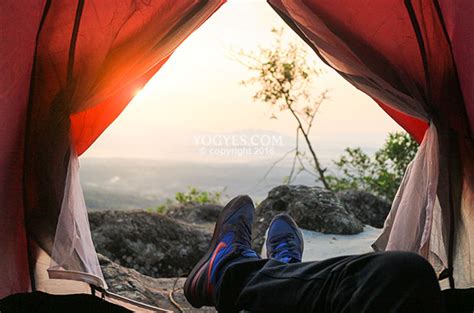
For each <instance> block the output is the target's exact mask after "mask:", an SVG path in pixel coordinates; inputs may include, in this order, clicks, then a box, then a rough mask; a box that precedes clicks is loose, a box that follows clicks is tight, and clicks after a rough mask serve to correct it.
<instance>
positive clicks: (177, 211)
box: [166, 204, 223, 224]
mask: <svg viewBox="0 0 474 313" xmlns="http://www.w3.org/2000/svg"><path fill="white" fill-rule="evenodd" d="M222 208H223V206H222V205H218V204H186V205H178V206H173V207H171V208H170V209H169V210H168V211H167V212H166V216H168V217H171V218H176V219H180V220H183V221H185V222H188V223H193V224H214V223H215V222H216V221H217V218H218V217H219V214H220V213H221V211H222Z"/></svg>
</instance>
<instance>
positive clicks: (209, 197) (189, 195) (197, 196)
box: [147, 187, 225, 214]
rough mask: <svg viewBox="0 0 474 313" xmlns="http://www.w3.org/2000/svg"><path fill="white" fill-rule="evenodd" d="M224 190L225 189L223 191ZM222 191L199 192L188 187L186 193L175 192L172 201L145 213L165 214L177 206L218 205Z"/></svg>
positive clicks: (167, 201) (194, 188)
mask: <svg viewBox="0 0 474 313" xmlns="http://www.w3.org/2000/svg"><path fill="white" fill-rule="evenodd" d="M224 190H225V189H224ZM223 192H224V191H214V192H213V191H201V190H199V189H197V188H196V187H188V191H185V192H177V193H176V194H175V197H174V200H173V199H166V202H165V203H163V204H160V205H159V206H157V207H154V208H148V209H147V212H150V213H152V212H155V213H158V214H165V213H166V212H167V211H168V210H169V209H170V207H172V206H173V205H175V204H176V203H177V204H219V203H220V202H221V197H222V193H223Z"/></svg>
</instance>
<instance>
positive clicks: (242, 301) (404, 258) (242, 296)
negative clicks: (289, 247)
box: [216, 252, 444, 313]
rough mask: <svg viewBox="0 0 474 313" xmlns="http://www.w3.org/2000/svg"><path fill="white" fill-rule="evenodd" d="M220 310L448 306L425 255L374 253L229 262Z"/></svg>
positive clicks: (357, 311) (344, 312)
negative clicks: (304, 259)
mask: <svg viewBox="0 0 474 313" xmlns="http://www.w3.org/2000/svg"><path fill="white" fill-rule="evenodd" d="M216 308H217V309H218V310H219V312H238V311H239V310H242V309H245V310H248V311H251V312H272V313H277V312H285V313H287V312H318V313H348V312H351V313H365V312H374V313H381V312H386V313H391V312H403V313H405V312H410V313H411V312H430V313H436V312H444V311H443V307H442V302H441V292H440V289H439V286H438V282H437V280H436V276H435V273H434V271H433V269H432V268H431V266H430V265H429V263H428V262H426V261H425V260H424V259H423V258H422V257H420V256H418V255H416V254H412V253H405V252H386V253H369V254H364V255H358V256H345V257H338V258H333V259H328V260H325V261H321V262H304V263H296V264H286V263H283V262H279V261H277V260H260V261H253V262H248V263H245V264H237V263H236V264H234V265H232V266H230V267H229V268H227V270H226V271H225V273H224V276H223V280H222V285H221V287H220V290H219V293H218V297H217V303H216Z"/></svg>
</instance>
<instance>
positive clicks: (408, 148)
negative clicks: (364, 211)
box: [327, 132, 418, 200]
mask: <svg viewBox="0 0 474 313" xmlns="http://www.w3.org/2000/svg"><path fill="white" fill-rule="evenodd" d="M417 150H418V144H417V143H416V141H415V140H413V139H412V138H411V136H410V135H409V134H407V133H404V132H396V133H391V134H389V135H388V137H387V140H386V141H385V144H384V146H383V147H382V148H381V149H379V150H378V151H377V152H376V153H375V155H374V156H373V157H370V156H369V155H367V154H366V153H365V152H363V151H362V149H361V148H346V149H345V153H344V154H343V155H342V156H341V157H340V158H339V159H338V160H336V161H334V164H335V165H336V169H337V174H333V175H328V176H327V180H328V183H329V185H330V186H331V188H332V189H333V190H335V191H339V190H346V189H356V190H364V191H367V192H370V193H374V194H377V195H379V196H381V197H384V198H386V199H387V200H392V199H393V198H394V197H395V194H396V192H397V190H398V187H399V185H400V183H401V181H402V178H403V175H404V174H405V170H406V168H407V166H408V164H409V163H410V162H411V160H413V158H414V157H415V154H416V152H417Z"/></svg>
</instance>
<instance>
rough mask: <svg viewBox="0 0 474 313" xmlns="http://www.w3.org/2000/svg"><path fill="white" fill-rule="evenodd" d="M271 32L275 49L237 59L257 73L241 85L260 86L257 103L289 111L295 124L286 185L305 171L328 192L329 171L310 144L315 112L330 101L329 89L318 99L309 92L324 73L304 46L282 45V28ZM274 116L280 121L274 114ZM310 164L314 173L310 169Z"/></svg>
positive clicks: (266, 49)
mask: <svg viewBox="0 0 474 313" xmlns="http://www.w3.org/2000/svg"><path fill="white" fill-rule="evenodd" d="M272 33H273V34H274V35H275V44H274V45H273V46H272V48H262V47H261V48H259V50H258V51H257V52H243V51H241V53H240V57H239V59H238V60H239V61H240V62H241V63H242V64H244V65H245V66H246V67H247V68H248V69H249V70H251V71H252V72H253V73H255V74H256V75H255V76H254V77H252V78H250V79H248V80H246V81H243V82H242V83H243V84H244V85H258V86H259V89H258V91H257V92H256V93H255V95H254V100H255V101H261V102H264V103H268V104H270V105H271V106H272V107H273V108H275V109H276V110H277V111H280V112H283V111H285V112H289V113H290V114H291V115H292V116H293V118H294V120H295V122H296V147H295V148H294V149H292V150H291V151H289V152H288V153H287V154H286V155H285V157H286V156H287V155H289V154H290V153H293V163H292V164H293V165H292V168H291V171H290V175H289V177H288V179H287V182H288V183H291V181H292V180H293V179H294V178H296V176H297V175H298V174H299V173H301V172H303V171H306V172H308V173H310V174H312V175H315V177H316V178H317V179H319V180H320V181H321V182H322V184H323V185H324V187H325V188H326V189H330V185H329V184H328V182H327V180H326V177H325V172H326V169H325V168H323V167H322V165H321V163H320V162H319V159H318V157H317V155H316V151H315V149H314V147H313V145H312V143H311V141H310V133H311V129H312V126H313V124H314V118H315V116H316V113H317V111H318V109H319V107H320V105H321V104H322V103H323V102H324V101H325V100H327V99H328V90H323V91H322V92H320V93H319V94H318V95H317V96H314V93H311V92H310V91H312V90H315V82H314V80H315V79H316V78H317V77H319V76H320V75H321V74H322V73H323V71H322V70H321V69H320V68H318V66H317V65H316V64H315V63H312V64H311V63H310V62H308V58H307V54H306V51H305V49H304V48H303V46H302V45H301V44H298V43H296V42H288V43H285V44H284V43H283V35H284V31H283V29H275V28H273V29H272ZM271 117H272V118H277V116H276V114H275V112H273V113H272V116H271ZM300 136H302V137H303V139H304V142H305V143H306V147H307V148H308V151H309V156H307V155H306V152H305V151H302V150H301V148H300V147H299V140H300ZM280 161H281V160H280ZM307 164H309V165H310V169H311V170H308V168H307ZM296 166H298V169H296ZM315 173H316V174H315Z"/></svg>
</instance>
